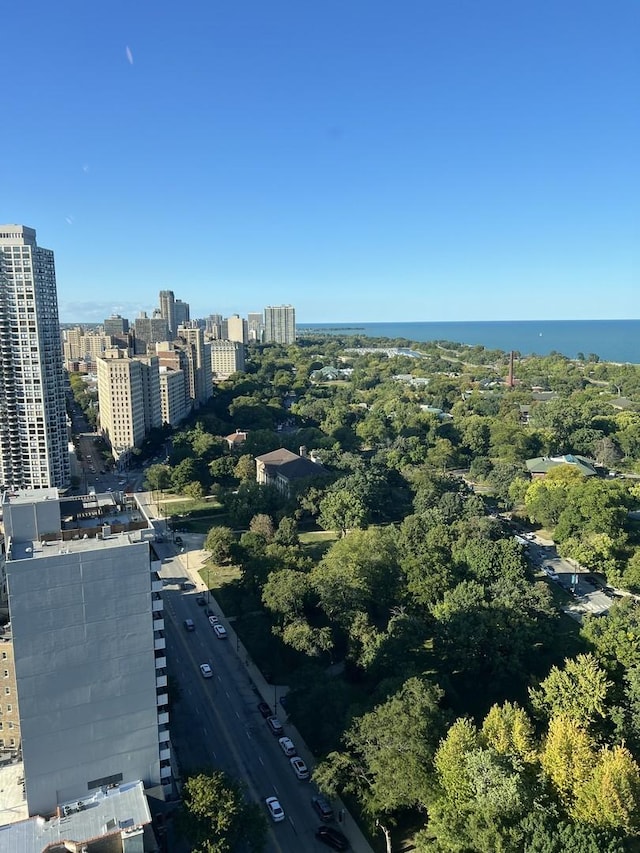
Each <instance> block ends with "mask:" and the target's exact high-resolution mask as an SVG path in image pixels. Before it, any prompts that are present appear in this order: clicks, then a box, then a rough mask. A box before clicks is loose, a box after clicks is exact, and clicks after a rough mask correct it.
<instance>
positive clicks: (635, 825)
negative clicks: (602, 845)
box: [572, 746, 640, 833]
mask: <svg viewBox="0 0 640 853" xmlns="http://www.w3.org/2000/svg"><path fill="white" fill-rule="evenodd" d="M572 815H573V817H574V818H575V819H576V820H579V821H583V822H584V823H589V824H593V825H594V826H601V827H610V828H613V829H624V830H625V831H626V832H628V833H636V832H637V831H638V829H639V828H640V769H639V768H638V765H637V764H636V762H635V761H634V760H633V757H632V755H631V753H630V752H629V750H628V749H625V748H624V747H622V746H614V747H611V748H609V747H605V748H604V749H603V750H602V751H601V752H600V755H599V756H598V762H597V764H596V765H595V768H594V769H593V772H592V774H591V777H590V778H589V779H588V780H587V781H586V782H585V783H584V784H583V785H580V787H579V788H578V789H577V790H576V799H575V804H574V806H573V809H572Z"/></svg>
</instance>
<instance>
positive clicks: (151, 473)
mask: <svg viewBox="0 0 640 853" xmlns="http://www.w3.org/2000/svg"><path fill="white" fill-rule="evenodd" d="M144 485H145V488H147V489H148V490H149V491H150V492H159V491H165V490H166V489H168V488H169V487H170V486H171V472H170V469H169V467H168V466H167V465H150V466H149V467H148V468H147V470H146V472H145V478H144Z"/></svg>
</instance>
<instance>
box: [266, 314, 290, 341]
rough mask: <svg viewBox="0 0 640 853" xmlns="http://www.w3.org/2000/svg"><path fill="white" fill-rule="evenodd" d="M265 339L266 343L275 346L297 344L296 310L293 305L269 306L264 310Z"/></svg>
mask: <svg viewBox="0 0 640 853" xmlns="http://www.w3.org/2000/svg"><path fill="white" fill-rule="evenodd" d="M264 339H265V342H266V343H274V344H294V343H295V342H296V309H295V308H294V307H293V305H268V306H267V307H266V308H265V309H264Z"/></svg>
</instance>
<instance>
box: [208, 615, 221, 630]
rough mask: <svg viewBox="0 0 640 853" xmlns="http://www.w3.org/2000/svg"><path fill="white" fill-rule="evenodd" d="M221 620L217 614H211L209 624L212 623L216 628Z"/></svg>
mask: <svg viewBox="0 0 640 853" xmlns="http://www.w3.org/2000/svg"><path fill="white" fill-rule="evenodd" d="M219 621H220V620H219V619H218V617H217V616H209V625H211V627H212V628H215V627H216V625H217V624H218V622H219Z"/></svg>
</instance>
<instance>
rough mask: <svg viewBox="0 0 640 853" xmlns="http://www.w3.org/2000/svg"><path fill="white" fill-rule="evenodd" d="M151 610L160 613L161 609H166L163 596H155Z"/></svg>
mask: <svg viewBox="0 0 640 853" xmlns="http://www.w3.org/2000/svg"><path fill="white" fill-rule="evenodd" d="M151 610H152V611H153V612H154V613H160V611H161V610H164V602H163V601H162V599H161V598H154V599H153V600H152V602H151Z"/></svg>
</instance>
